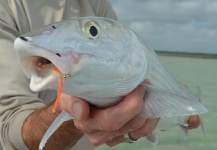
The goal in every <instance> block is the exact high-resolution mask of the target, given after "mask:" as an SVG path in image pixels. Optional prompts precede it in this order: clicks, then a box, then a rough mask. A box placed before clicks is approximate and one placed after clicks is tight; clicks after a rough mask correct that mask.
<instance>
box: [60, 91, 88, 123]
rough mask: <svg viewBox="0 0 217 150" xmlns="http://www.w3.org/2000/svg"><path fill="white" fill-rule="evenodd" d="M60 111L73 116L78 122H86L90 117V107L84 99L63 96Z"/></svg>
mask: <svg viewBox="0 0 217 150" xmlns="http://www.w3.org/2000/svg"><path fill="white" fill-rule="evenodd" d="M60 109H61V110H65V111H66V112H68V113H69V114H71V115H72V116H73V117H74V118H75V119H76V120H85V119H87V118H88V117H89V113H90V107H89V104H88V102H87V101H85V100H84V99H82V98H78V97H75V96H70V95H66V94H63V93H62V94H61V97H60Z"/></svg>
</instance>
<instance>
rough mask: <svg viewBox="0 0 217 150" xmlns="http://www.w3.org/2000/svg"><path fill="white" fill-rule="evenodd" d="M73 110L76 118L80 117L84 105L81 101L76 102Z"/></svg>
mask: <svg viewBox="0 0 217 150" xmlns="http://www.w3.org/2000/svg"><path fill="white" fill-rule="evenodd" d="M73 110H74V114H73V115H74V117H75V118H76V119H79V118H80V117H81V112H82V106H81V104H80V103H79V102H75V103H74V105H73Z"/></svg>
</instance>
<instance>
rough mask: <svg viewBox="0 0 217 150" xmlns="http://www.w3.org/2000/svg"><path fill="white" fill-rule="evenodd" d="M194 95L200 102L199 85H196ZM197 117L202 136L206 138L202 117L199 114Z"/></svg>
mask: <svg viewBox="0 0 217 150" xmlns="http://www.w3.org/2000/svg"><path fill="white" fill-rule="evenodd" d="M195 95H196V97H197V98H198V99H199V102H200V103H202V101H201V98H200V97H201V90H200V86H197V87H196V93H195ZM198 117H199V120H200V127H201V130H202V132H203V135H204V138H207V136H206V132H205V128H204V122H203V118H202V116H199V115H198Z"/></svg>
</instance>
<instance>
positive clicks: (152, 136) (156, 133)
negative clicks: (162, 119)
mask: <svg viewBox="0 0 217 150" xmlns="http://www.w3.org/2000/svg"><path fill="white" fill-rule="evenodd" d="M160 132H161V131H160V130H154V131H153V132H152V133H151V134H149V135H148V136H146V137H145V138H146V140H147V141H148V142H150V143H151V144H152V145H157V144H158V139H159V136H160Z"/></svg>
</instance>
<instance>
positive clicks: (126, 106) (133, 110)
mask: <svg viewBox="0 0 217 150" xmlns="http://www.w3.org/2000/svg"><path fill="white" fill-rule="evenodd" d="M144 93H145V91H144V88H142V87H140V86H139V87H138V88H136V89H135V90H134V91H132V92H131V93H130V94H129V95H128V96H126V97H125V98H124V100H123V101H122V102H120V103H119V104H117V105H115V106H113V107H110V108H107V109H103V110H100V109H94V108H93V109H91V113H90V116H89V118H88V119H87V120H83V121H77V120H76V121H75V126H76V127H77V128H78V129H80V130H81V131H83V132H90V131H94V130H104V131H116V130H118V129H120V128H121V127H122V126H124V124H126V123H127V122H129V121H130V120H131V119H132V118H133V117H135V116H136V115H138V114H139V113H140V111H141V108H142V106H143V96H144ZM124 114H127V115H124Z"/></svg>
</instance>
